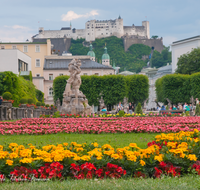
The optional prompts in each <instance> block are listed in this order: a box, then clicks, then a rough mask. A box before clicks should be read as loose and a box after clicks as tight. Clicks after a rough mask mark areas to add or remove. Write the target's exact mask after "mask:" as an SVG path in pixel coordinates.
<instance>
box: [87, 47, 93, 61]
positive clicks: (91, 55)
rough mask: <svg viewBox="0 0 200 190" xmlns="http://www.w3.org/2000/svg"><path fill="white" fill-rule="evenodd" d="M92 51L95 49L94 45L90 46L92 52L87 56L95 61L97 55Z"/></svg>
mask: <svg viewBox="0 0 200 190" xmlns="http://www.w3.org/2000/svg"><path fill="white" fill-rule="evenodd" d="M92 49H93V47H92V44H90V51H88V53H87V55H89V56H90V59H91V60H92V61H95V53H94V51H93V50H92Z"/></svg>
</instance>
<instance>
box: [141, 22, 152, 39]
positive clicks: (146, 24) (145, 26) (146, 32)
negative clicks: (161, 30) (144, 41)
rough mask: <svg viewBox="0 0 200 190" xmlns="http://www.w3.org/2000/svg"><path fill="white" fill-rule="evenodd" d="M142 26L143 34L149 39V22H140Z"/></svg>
mask: <svg viewBox="0 0 200 190" xmlns="http://www.w3.org/2000/svg"><path fill="white" fill-rule="evenodd" d="M142 26H144V28H145V34H146V36H147V38H148V39H150V29H149V21H142Z"/></svg>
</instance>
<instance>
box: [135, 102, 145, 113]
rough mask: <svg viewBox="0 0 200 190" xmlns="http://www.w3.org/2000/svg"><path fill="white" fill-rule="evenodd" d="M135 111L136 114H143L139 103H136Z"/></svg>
mask: <svg viewBox="0 0 200 190" xmlns="http://www.w3.org/2000/svg"><path fill="white" fill-rule="evenodd" d="M136 113H137V114H143V112H142V106H141V103H138V105H137V107H136Z"/></svg>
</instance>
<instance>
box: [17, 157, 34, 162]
mask: <svg viewBox="0 0 200 190" xmlns="http://www.w3.org/2000/svg"><path fill="white" fill-rule="evenodd" d="M19 162H21V163H31V162H32V158H23V159H22V160H20V161H19Z"/></svg>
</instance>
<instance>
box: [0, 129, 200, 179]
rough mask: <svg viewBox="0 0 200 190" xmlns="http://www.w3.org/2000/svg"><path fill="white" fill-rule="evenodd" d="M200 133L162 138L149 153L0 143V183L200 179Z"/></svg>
mask: <svg viewBox="0 0 200 190" xmlns="http://www.w3.org/2000/svg"><path fill="white" fill-rule="evenodd" d="M199 135H200V133H199V131H198V130H197V129H195V130H194V131H193V132H184V131H181V132H179V133H169V134H161V135H157V136H156V137H155V141H152V142H149V143H148V147H147V148H146V149H141V148H139V147H138V146H137V144H136V143H130V144H129V146H126V147H124V148H113V147H112V146H111V145H109V144H105V145H103V146H100V145H99V144H98V143H97V142H94V143H91V144H86V143H83V144H77V143H76V142H71V143H70V144H68V143H63V144H57V145H46V146H43V147H35V146H33V145H32V144H29V145H28V146H26V147H25V146H24V145H18V144H16V143H10V144H7V145H0V171H1V174H0V181H1V182H3V181H4V179H5V178H6V177H7V178H10V180H11V181H17V182H18V181H31V180H40V179H43V180H48V179H57V178H58V179H65V178H67V177H71V178H74V179H84V178H89V179H90V178H101V179H102V178H120V177H123V176H130V177H157V178H159V177H161V176H162V175H170V176H181V175H184V174H187V173H197V174H198V175H200V152H199V148H200V138H199Z"/></svg>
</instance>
